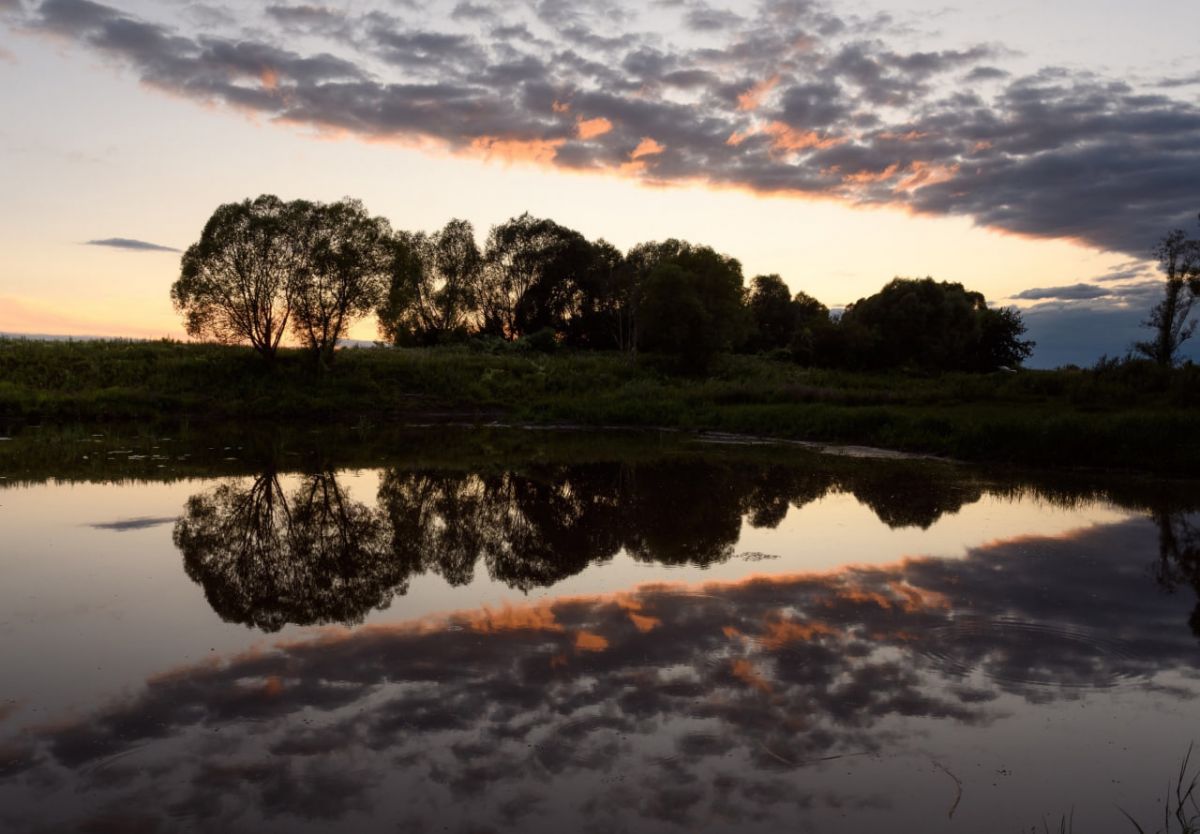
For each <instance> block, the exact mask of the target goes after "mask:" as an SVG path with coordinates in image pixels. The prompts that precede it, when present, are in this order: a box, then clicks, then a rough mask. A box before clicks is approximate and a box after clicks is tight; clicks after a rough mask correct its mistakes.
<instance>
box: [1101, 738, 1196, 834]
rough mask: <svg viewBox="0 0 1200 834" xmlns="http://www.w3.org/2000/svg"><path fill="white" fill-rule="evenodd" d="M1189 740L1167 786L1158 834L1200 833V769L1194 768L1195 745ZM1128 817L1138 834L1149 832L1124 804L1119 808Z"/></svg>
mask: <svg viewBox="0 0 1200 834" xmlns="http://www.w3.org/2000/svg"><path fill="white" fill-rule="evenodd" d="M1193 747H1194V744H1189V745H1188V749H1187V753H1186V754H1185V755H1184V757H1183V761H1182V762H1181V763H1180V765H1179V774H1178V776H1176V778H1175V784H1174V785H1173V786H1171V785H1168V786H1167V792H1166V796H1165V798H1164V801H1163V822H1162V827H1161V828H1157V829H1155V834H1198V832H1200V805H1198V804H1197V803H1196V788H1197V787H1200V770H1196V771H1191V770H1190V768H1191V760H1192V749H1193ZM1119 810H1120V811H1121V813H1122V814H1124V815H1125V819H1127V820H1129V823H1130V824H1131V825H1132V826H1133V827H1134V828H1135V829H1137V831H1138V834H1149V832H1148V831H1147V829H1145V828H1143V827H1142V826H1141V824H1140V823H1138V821H1137V820H1136V819H1134V818H1133V817H1132V816H1131V815H1130V814H1129V812H1128V811H1126V810H1125V809H1124V808H1121V809H1119Z"/></svg>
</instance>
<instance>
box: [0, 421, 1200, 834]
mask: <svg viewBox="0 0 1200 834" xmlns="http://www.w3.org/2000/svg"><path fill="white" fill-rule="evenodd" d="M0 455H3V457H0V476H3V480H0V531H2V538H0V664H2V666H0V668H3V670H4V675H3V678H2V679H0V829H2V830H4V831H10V830H11V831H20V832H23V831H30V832H34V831H74V830H83V831H120V832H141V831H221V832H225V833H228V832H242V831H245V832H296V831H330V830H343V831H354V832H373V831H380V832H383V831H387V832H396V831H414V832H418V831H455V832H458V831H462V832H468V831H469V832H477V831H478V832H482V831H502V830H519V831H523V832H540V831H546V832H551V831H553V832H560V831H589V832H591V831H595V832H617V831H631V832H641V831H713V832H723V831H729V832H734V831H737V832H743V831H762V832H777V831H782V830H788V831H818V832H827V831H833V832H840V831H845V832H857V831H923V832H938V831H964V832H981V831H1011V832H1020V831H1030V830H1032V829H1033V828H1035V827H1036V828H1037V830H1042V826H1043V824H1044V823H1045V824H1047V825H1049V827H1050V828H1051V829H1052V830H1056V831H1057V830H1058V825H1059V822H1060V820H1061V819H1062V818H1063V817H1065V816H1068V815H1071V814H1073V815H1074V830H1076V831H1086V832H1106V831H1113V832H1133V831H1136V828H1134V826H1133V825H1131V823H1130V822H1129V820H1128V819H1126V818H1125V817H1124V816H1123V814H1122V811H1124V812H1127V813H1128V814H1130V815H1131V816H1133V817H1134V818H1135V819H1137V820H1139V821H1141V824H1142V825H1143V826H1144V827H1145V828H1146V830H1147V831H1151V830H1154V829H1155V827H1161V826H1162V820H1163V811H1164V807H1165V803H1166V802H1167V799H1168V797H1167V787H1168V785H1169V784H1170V785H1172V788H1171V790H1172V791H1173V790H1174V787H1173V785H1174V782H1175V781H1176V780H1177V777H1178V772H1179V768H1180V764H1181V762H1182V761H1183V758H1184V756H1185V754H1186V753H1187V751H1188V747H1189V744H1190V742H1191V740H1192V739H1193V738H1194V737H1200V729H1198V728H1197V724H1196V717H1197V708H1196V704H1197V702H1196V697H1197V695H1200V644H1198V642H1197V633H1200V613H1198V612H1200V608H1198V607H1197V591H1198V589H1200V514H1198V513H1197V512H1196V510H1197V508H1198V506H1197V505H1200V492H1198V491H1197V490H1196V488H1195V485H1194V484H1191V483H1186V482H1163V481H1155V480H1148V479H1138V478H1133V477H1130V476H1122V477H1102V476H1098V475H1083V474H1073V475H1057V476H1053V477H1048V476H1037V475H1029V474H1014V473H1010V472H1004V473H996V472H985V471H980V470H976V469H973V468H970V467H966V466H962V465H955V464H950V463H945V462H938V461H926V460H903V459H892V458H887V457H882V458H876V457H869V456H866V457H864V456H861V454H856V455H854V456H847V455H838V454H822V453H818V452H816V451H813V450H806V449H801V448H796V447H793V446H788V445H772V444H760V443H741V442H730V439H729V438H719V437H715V438H714V437H693V436H687V435H678V434H660V433H624V434H621V433H608V434H585V433H577V432H570V431H529V430H519V429H501V428H490V429H480V428H476V429H466V428H452V427H426V428H408V429H390V430H386V431H385V430H379V431H375V430H373V429H371V428H370V427H365V428H363V429H361V430H359V431H354V432H342V433H334V432H304V431H294V432H292V433H290V434H280V433H275V434H271V433H266V434H254V435H253V436H252V435H251V434H250V433H248V432H237V431H231V430H222V431H217V430H212V431H207V430H199V429H186V428H185V429H180V430H178V431H175V432H169V433H168V432H161V431H160V432H150V431H143V432H141V433H136V432H135V433H132V434H129V435H124V436H121V435H118V434H114V433H112V432H111V430H110V431H109V432H105V431H104V430H102V429H93V430H75V431H62V432H58V433H53V434H52V433H50V432H49V431H48V430H44V429H43V430H28V431H26V432H24V433H22V434H21V435H19V436H16V437H14V438H13V439H12V440H11V441H7V442H6V443H4V444H0ZM1198 758H1200V757H1198ZM1187 778H1188V779H1190V775H1189V776H1188V777H1187ZM1172 796H1173V795H1172ZM1167 810H1168V811H1172V810H1174V809H1173V807H1170V808H1167ZM1190 811H1191V809H1189V812H1190Z"/></svg>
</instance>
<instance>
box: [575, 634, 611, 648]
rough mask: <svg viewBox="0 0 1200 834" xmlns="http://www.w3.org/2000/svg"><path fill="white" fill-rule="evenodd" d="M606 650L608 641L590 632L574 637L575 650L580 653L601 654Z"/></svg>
mask: <svg viewBox="0 0 1200 834" xmlns="http://www.w3.org/2000/svg"><path fill="white" fill-rule="evenodd" d="M607 648H608V640H607V639H605V638H604V637H601V636H600V635H599V634H593V633H592V632H590V631H581V632H579V633H578V634H576V635H575V650H576V651H580V652H602V651H604V650H605V649H607Z"/></svg>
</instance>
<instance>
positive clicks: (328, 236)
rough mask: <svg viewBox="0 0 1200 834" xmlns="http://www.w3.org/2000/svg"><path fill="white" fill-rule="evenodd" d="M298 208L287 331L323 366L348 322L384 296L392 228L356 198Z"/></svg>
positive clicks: (372, 307) (330, 356) (331, 354)
mask: <svg viewBox="0 0 1200 834" xmlns="http://www.w3.org/2000/svg"><path fill="white" fill-rule="evenodd" d="M306 209H307V210H303V209H302V208H301V207H299V206H298V207H297V209H296V211H295V212H294V216H295V217H296V219H297V223H296V224H295V226H294V227H293V228H292V229H291V230H290V231H291V232H292V234H293V235H294V236H295V238H296V239H297V243H298V246H299V248H300V251H301V252H302V253H303V255H304V257H303V260H302V268H300V269H298V270H297V271H296V272H295V273H294V275H293V276H292V282H293V290H292V298H293V305H294V315H293V323H292V329H293V331H294V332H295V334H296V337H297V338H298V339H299V340H300V342H301V344H303V345H304V346H305V347H307V348H308V349H309V350H310V351H311V352H312V354H313V355H314V357H315V358H316V360H317V361H318V363H319V364H320V365H321V366H322V367H324V366H326V365H328V364H330V363H331V362H332V361H333V356H334V348H336V347H337V343H338V340H339V339H341V338H342V337H343V336H345V335H346V331H347V330H348V329H349V327H350V324H351V322H353V321H354V319H356V318H361V317H362V316H365V315H367V314H369V313H370V312H372V311H373V310H374V309H375V308H376V307H377V306H378V305H379V301H380V298H381V297H382V295H383V290H384V281H385V280H386V276H387V271H388V265H389V255H390V247H389V241H390V239H391V228H390V227H389V225H388V223H387V221H386V220H384V219H383V218H381V217H371V215H370V214H368V213H367V210H366V208H364V207H363V204H362V203H361V202H359V201H358V200H350V199H344V200H339V201H338V202H336V203H329V204H320V203H318V204H308V205H307V206H306Z"/></svg>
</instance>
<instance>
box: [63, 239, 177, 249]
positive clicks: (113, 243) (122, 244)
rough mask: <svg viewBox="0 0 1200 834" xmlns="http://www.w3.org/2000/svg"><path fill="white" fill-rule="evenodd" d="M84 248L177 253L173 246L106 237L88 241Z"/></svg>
mask: <svg viewBox="0 0 1200 834" xmlns="http://www.w3.org/2000/svg"><path fill="white" fill-rule="evenodd" d="M85 245H86V246H108V247H110V248H113V249H128V250H131V251H134V252H178V251H179V250H178V249H176V248H174V247H173V246H160V245H159V244H157V243H147V242H146V241H144V240H134V239H133V238H128V237H106V238H103V239H101V240H89V241H88V242H87V243H86V244H85Z"/></svg>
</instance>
